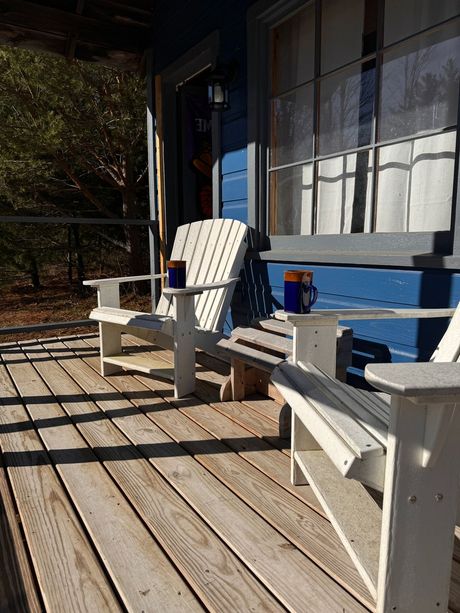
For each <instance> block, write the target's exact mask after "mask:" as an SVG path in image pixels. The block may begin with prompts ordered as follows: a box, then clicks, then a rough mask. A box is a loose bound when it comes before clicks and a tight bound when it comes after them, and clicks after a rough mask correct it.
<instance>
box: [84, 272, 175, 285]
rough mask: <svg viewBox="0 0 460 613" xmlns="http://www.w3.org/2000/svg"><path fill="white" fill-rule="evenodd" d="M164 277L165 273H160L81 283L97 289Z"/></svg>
mask: <svg viewBox="0 0 460 613" xmlns="http://www.w3.org/2000/svg"><path fill="white" fill-rule="evenodd" d="M162 277H166V273H160V274H158V275H139V276H137V277H113V278H111V279H92V280H89V281H83V285H89V286H91V287H98V286H99V285H114V284H117V283H133V282H134V281H151V280H153V279H161V278H162Z"/></svg>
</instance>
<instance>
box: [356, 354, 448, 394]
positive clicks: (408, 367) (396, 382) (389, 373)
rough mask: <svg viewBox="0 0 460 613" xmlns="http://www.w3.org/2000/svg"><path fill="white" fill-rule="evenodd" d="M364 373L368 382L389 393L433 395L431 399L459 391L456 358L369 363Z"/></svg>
mask: <svg viewBox="0 0 460 613" xmlns="http://www.w3.org/2000/svg"><path fill="white" fill-rule="evenodd" d="M364 375H365V377H366V381H368V382H369V383H370V384H371V385H373V386H374V387H376V388H378V389H379V390H382V392H387V393H388V394H397V395H398V396H409V397H417V396H434V397H435V398H433V402H436V400H437V399H438V398H439V402H446V396H447V397H450V396H455V395H460V363H459V362H416V363H407V364H404V363H403V364H368V365H367V366H366V370H365V372H364Z"/></svg>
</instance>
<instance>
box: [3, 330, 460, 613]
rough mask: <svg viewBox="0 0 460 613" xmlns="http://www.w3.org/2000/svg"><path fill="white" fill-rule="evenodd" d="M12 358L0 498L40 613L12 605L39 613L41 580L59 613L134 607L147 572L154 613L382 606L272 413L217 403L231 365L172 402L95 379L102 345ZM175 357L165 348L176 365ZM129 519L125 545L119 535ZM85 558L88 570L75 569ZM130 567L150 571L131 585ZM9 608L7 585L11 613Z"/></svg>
mask: <svg viewBox="0 0 460 613" xmlns="http://www.w3.org/2000/svg"><path fill="white" fill-rule="evenodd" d="M128 342H130V341H128ZM130 344H131V345H132V342H130ZM140 350H141V351H145V350H146V348H145V347H144V346H142V344H141V346H140ZM2 352H3V354H4V355H5V360H4V361H5V363H4V365H3V366H1V365H0V387H1V388H2V392H3V393H2V394H1V396H2V398H3V405H2V406H0V426H1V427H0V444H1V446H2V450H3V459H4V462H5V466H6V471H5V474H6V480H8V482H6V480H4V482H3V487H2V472H1V465H0V492H1V493H2V498H3V504H4V505H5V501H7V494H8V493H9V491H10V489H11V492H12V496H13V498H14V500H10V507H11V508H10V510H9V514H10V516H11V515H12V514H13V515H14V511H15V509H14V507H17V509H18V512H19V514H20V517H21V520H22V522H23V528H24V534H25V536H26V549H25V550H24V547H23V551H22V554H20V555H22V558H23V559H22V564H23V569H22V571H21V570H20V569H16V568H13V569H12V571H11V572H12V575H11V580H10V581H9V583H8V582H7V583H6V584H5V585H6V586H7V588H8V589H9V588H10V587H12V586H13V584H14V581H15V580H16V579H18V577H19V576H20V575H21V573H22V575H23V576H26V575H27V573H28V575H27V576H28V579H27V581H24V580H23V579H22V581H23V583H22V584H21V586H22V590H23V597H24V598H29V599H30V603H32V604H30V603H29V604H27V603H25V605H24V607H23V609H21V608H20V607H19V608H15V609H14V610H32V611H34V610H39V609H40V608H41V606H42V605H41V603H40V602H39V599H38V598H37V595H36V593H35V594H34V582H35V576H36V579H37V581H38V590H39V592H40V599H43V602H44V603H45V606H46V607H47V609H48V610H50V611H54V610H56V611H57V610H63V609H65V610H68V611H76V610H78V611H94V610H101V611H103V610H111V611H112V610H117V608H118V607H119V604H118V603H119V602H121V603H123V606H124V607H125V608H127V609H128V610H139V609H140V606H138V605H139V604H141V603H142V602H143V603H144V605H145V603H147V602H148V599H149V594H148V593H147V594H145V595H141V596H136V595H135V594H134V592H135V590H136V589H138V586H139V585H140V583H141V582H142V579H141V578H142V577H144V578H146V577H147V578H149V579H151V580H152V581H155V582H156V583H155V587H154V588H153V590H152V592H155V593H156V595H157V596H158V600H157V602H156V603H155V602H153V598H152V602H150V604H148V605H147V606H144V610H168V609H169V610H177V611H182V610H187V608H189V609H190V608H191V609H196V608H198V609H201V608H202V607H204V608H205V609H206V610H211V611H223V610H241V611H249V610H251V611H281V610H283V609H284V608H287V609H289V610H291V611H304V610H311V611H313V613H315V612H317V613H323V611H328V612H329V611H331V612H333V611H340V612H341V613H342V612H343V611H347V612H349V611H365V610H369V609H371V610H372V608H373V603H372V600H371V598H370V596H369V594H368V593H367V591H366V589H365V588H364V586H363V584H362V581H361V579H360V578H359V577H358V576H357V573H356V571H355V570H354V568H353V565H352V563H351V561H350V560H349V558H348V556H347V554H346V552H345V551H344V549H343V547H342V546H341V544H340V543H339V542H338V539H337V537H336V536H335V533H334V531H333V530H332V528H331V526H330V524H329V523H328V522H327V520H326V519H325V518H324V516H323V515H321V514H320V513H318V512H316V511H315V509H318V502H317V500H316V499H315V497H314V496H313V494H312V492H311V490H310V488H309V487H308V486H302V487H293V486H292V485H291V484H290V482H289V458H288V456H287V454H288V453H289V451H288V449H286V441H280V440H279V439H278V437H277V427H276V418H277V410H278V408H277V405H275V403H273V404H271V402H272V401H269V400H267V401H265V400H264V399H263V398H254V399H249V400H248V401H244V402H235V403H230V404H228V403H220V402H219V400H218V385H219V383H220V381H221V380H223V378H224V377H225V375H226V373H227V371H228V365H227V364H225V363H224V362H220V361H215V363H214V361H213V358H210V357H209V356H200V357H202V358H203V359H200V362H201V367H199V370H198V386H197V392H196V394H195V395H194V396H192V397H190V398H188V399H183V400H174V399H173V397H172V385H171V383H170V382H168V381H165V380H162V379H157V378H155V377H153V376H149V375H141V374H136V375H135V376H133V374H121V375H119V376H118V375H117V376H111V377H107V378H105V379H104V378H102V377H100V375H99V360H98V351H97V337H96V336H94V335H76V336H74V337H68V338H63V339H44V340H43V341H42V342H41V343H39V342H34V341H27V342H23V343H20V344H19V345H15V344H13V343H11V344H10V349H9V350H7V349H6V347H1V346H0V354H2ZM170 355H171V354H170V352H167V351H164V350H160V351H155V356H156V357H157V358H160V359H163V360H165V361H166V362H167V361H168V358H170ZM213 364H214V366H213ZM10 375H11V376H12V378H11V376H10ZM13 381H14V382H15V383H16V386H15V385H14V383H13ZM5 390H6V391H5ZM21 395H22V397H21ZM23 401H24V402H23ZM265 403H268V404H265ZM42 480H43V482H44V483H45V485H46V487H45V486H44V485H43V484H42V483H41V481H42ZM5 488H6V489H5ZM49 492H52V496H51V499H53V500H55V501H57V502H58V507H59V513H56V509H53V507H52V505H50V495H49ZM53 496H54V498H53ZM110 496H113V497H114V498H113V500H109V501H107V500H106V498H107V497H109V498H110ZM113 501H115V502H113ZM118 502H120V505H118V504H116V503H118ZM55 504H56V503H55ZM112 505H114V506H116V507H117V509H115V510H112V509H113V506H112ZM0 510H1V509H0ZM53 513H54V516H53ZM48 515H51V517H49V516H48ZM128 520H129V521H128ZM1 521H2V515H1V513H0V522H1ZM9 521H10V524H11V521H12V519H11V517H10V519H9ZM127 523H129V526H128V527H127V529H126V530H125V531H124V533H123V534H120V532H118V533H117V531H116V529H115V531H114V528H113V526H114V525H115V526H125V527H126V524H127ZM0 526H1V523H0ZM15 527H16V529H17V533H16V536H15V538H14V539H13V540H14V550H15V552H16V556H17V555H18V551H19V549H20V537H21V532H20V530H18V527H17V525H15ZM111 534H114V535H115V540H114V543H116V544H117V546H115V544H112V545H111V544H110V543H109V537H110V535H111ZM133 534H134V535H135V536H134V537H133ZM136 535H137V536H136ZM140 535H143V539H142V540H143V541H144V542H143V543H141V544H139V543H138V542H137V541H136V538H139V537H140ZM125 545H126V546H125ZM125 549H126V552H125ZM76 551H77V552H78V555H83V556H84V560H85V562H86V566H85V565H84V568H85V570H84V571H83V570H82V567H76V565H75V564H74V566H72V560H73V559H75V557H76V556H75V552H76ZM130 552H131V553H130ZM135 552H136V553H137V559H134V558H133V556H134V553H135ZM158 552H160V553H158ZM2 553H5V552H2ZM10 553H11V551H10ZM72 556H73V557H72ZM122 556H123V557H124V558H125V561H126V563H125V569H126V571H127V572H126V574H125V576H124V577H121V576H120V572H121V568H122V566H121V562H120V560H121V558H122ZM29 559H30V560H32V566H33V571H31V570H30V568H29V567H30V562H29ZM0 560H2V561H3V558H2V557H0ZM153 560H156V561H157V562H158V564H157V567H156V568H155V569H153V568H152V564H151V563H152V561H153ZM63 561H64V567H65V568H64V569H62V568H61V566H62V562H63ZM0 563H1V562H0ZM149 564H150V566H149ZM131 567H132V568H133V569H134V570H136V571H139V569H140V567H142V568H141V569H140V572H138V573H137V576H134V574H135V573H134V571H133V572H131ZM88 568H91V572H88V571H87V569H88ZM68 569H71V572H70V573H69V577H68V578H67V575H66V573H67V572H68ZM154 571H155V573H154ZM459 571H460V564H459V563H458V562H456V561H455V562H454V566H453V580H452V590H451V602H450V608H451V610H452V611H455V612H458V613H460V590H459V589H458V585H460V581H459V579H458V577H459V576H460V572H459ZM53 575H54V576H53ZM166 577H168V579H167V580H166ZM171 581H172V583H171ZM175 582H178V583H175ZM168 583H169V586H168V585H167V584H168ZM179 584H180V587H174V585H176V586H178V585H179ZM140 589H141V591H142V592H145V591H146V590H142V587H140ZM177 591H180V592H181V594H177V593H176V592H177ZM101 594H103V596H104V597H103V598H102V599H101ZM6 598H7V596H6V595H4V592H2V584H1V582H0V599H1V600H0V609H1V610H4V609H5V607H4V606H2V605H3V603H4V601H5V599H6ZM34 598H35V601H34ZM96 599H97V600H96ZM24 602H26V601H24ZM34 602H35V605H34V604H33V603H34ZM96 603H97V604H96ZM34 606H35V608H34Z"/></svg>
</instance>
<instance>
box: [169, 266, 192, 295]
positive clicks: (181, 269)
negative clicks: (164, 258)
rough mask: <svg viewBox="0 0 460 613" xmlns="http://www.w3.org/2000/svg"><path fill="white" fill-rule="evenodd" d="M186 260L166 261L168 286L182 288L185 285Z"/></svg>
mask: <svg viewBox="0 0 460 613" xmlns="http://www.w3.org/2000/svg"><path fill="white" fill-rule="evenodd" d="M186 267H187V262H186V261H185V260H170V261H169V262H168V279H169V287H173V288H174V289H182V288H184V287H185V275H186Z"/></svg>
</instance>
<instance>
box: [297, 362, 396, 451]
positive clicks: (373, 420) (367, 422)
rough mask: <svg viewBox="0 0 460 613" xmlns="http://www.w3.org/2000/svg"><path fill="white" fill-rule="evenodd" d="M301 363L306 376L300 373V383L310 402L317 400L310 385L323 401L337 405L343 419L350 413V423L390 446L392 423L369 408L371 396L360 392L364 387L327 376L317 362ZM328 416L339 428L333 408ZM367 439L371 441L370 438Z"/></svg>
mask: <svg viewBox="0 0 460 613" xmlns="http://www.w3.org/2000/svg"><path fill="white" fill-rule="evenodd" d="M298 366H299V369H300V370H301V371H302V372H304V373H305V374H306V377H301V376H300V373H299V377H298V385H302V389H303V390H304V393H305V394H307V395H308V399H309V400H310V401H313V400H314V398H315V396H314V395H313V394H310V393H309V388H310V389H312V388H313V386H314V387H315V388H317V390H318V393H319V395H320V398H321V400H322V401H323V402H326V403H327V402H329V403H330V404H331V405H333V406H335V407H336V412H337V413H338V416H339V420H340V418H342V417H343V418H345V416H346V420H347V424H351V425H352V427H353V429H355V430H358V431H359V430H365V431H367V432H368V433H369V434H370V436H371V437H373V438H374V439H376V441H378V443H379V445H380V446H382V447H383V448H385V447H386V444H387V436H388V422H384V421H382V420H380V419H379V418H377V417H375V416H374V414H373V413H372V412H370V411H368V410H367V406H366V404H367V398H366V397H365V396H363V395H362V394H360V391H361V390H355V389H354V388H352V387H351V386H349V385H343V384H342V383H340V382H339V381H337V380H336V379H334V378H333V377H329V376H327V375H326V374H325V373H324V372H323V371H321V370H320V369H318V368H316V367H315V366H314V365H313V364H304V363H303V362H299V363H298ZM308 381H310V385H308ZM315 406H316V405H315ZM318 410H321V409H318ZM328 418H330V419H331V423H332V424H333V425H334V427H337V424H338V422H337V420H336V419H335V418H334V415H333V414H331V415H330V414H329V410H328V411H327V417H326V419H328ZM365 442H367V438H366V439H365Z"/></svg>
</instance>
